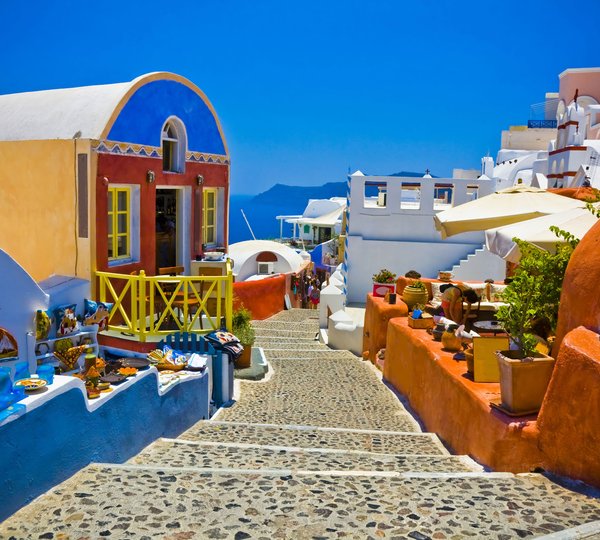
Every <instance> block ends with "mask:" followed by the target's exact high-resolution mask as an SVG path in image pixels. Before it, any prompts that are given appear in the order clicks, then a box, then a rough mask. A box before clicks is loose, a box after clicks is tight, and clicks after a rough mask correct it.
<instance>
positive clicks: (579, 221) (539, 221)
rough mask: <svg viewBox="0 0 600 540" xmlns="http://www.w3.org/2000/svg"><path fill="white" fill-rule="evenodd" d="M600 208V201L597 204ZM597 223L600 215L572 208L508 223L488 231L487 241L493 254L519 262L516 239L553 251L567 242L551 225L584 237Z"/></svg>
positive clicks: (519, 253) (576, 236)
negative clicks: (559, 236)
mask: <svg viewBox="0 0 600 540" xmlns="http://www.w3.org/2000/svg"><path fill="white" fill-rule="evenodd" d="M594 206H595V207H596V208H598V207H600V203H596V204H595V205H594ZM597 222H598V218H596V216H595V215H594V214H593V213H592V212H590V211H589V210H588V209H587V208H573V209H571V210H567V211H565V212H558V213H557V214H552V215H549V216H542V217H539V218H535V219H529V220H527V221H521V222H519V223H514V224H513V225H507V226H506V227H500V228H497V229H490V230H488V231H486V232H485V243H486V245H487V248H488V250H489V251H491V252H492V253H495V254H496V255H499V256H500V257H502V258H503V259H506V260H507V261H510V262H515V263H516V262H518V261H519V259H520V258H521V252H520V251H519V247H518V246H517V244H515V243H514V242H513V240H512V239H513V238H515V237H517V238H519V239H521V240H525V241H527V242H531V243H532V244H535V245H536V246H538V247H540V248H542V249H545V250H546V251H549V252H551V253H554V251H555V250H556V244H557V243H559V244H560V243H561V242H564V240H563V239H562V238H558V237H557V236H556V235H555V234H554V233H553V232H552V231H551V230H550V227H551V226H553V225H555V226H556V227H558V228H559V229H562V230H563V231H567V232H569V233H571V234H572V235H573V236H575V238H579V239H581V238H583V236H584V235H585V234H586V233H587V232H588V231H589V230H590V229H591V228H592V227H593V226H594V225H595V224H596V223H597Z"/></svg>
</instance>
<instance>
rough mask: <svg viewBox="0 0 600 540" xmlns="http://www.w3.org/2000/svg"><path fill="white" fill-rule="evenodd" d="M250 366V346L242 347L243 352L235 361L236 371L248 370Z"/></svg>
mask: <svg viewBox="0 0 600 540" xmlns="http://www.w3.org/2000/svg"><path fill="white" fill-rule="evenodd" d="M251 365H252V345H244V352H242V354H241V355H240V357H239V358H238V359H237V360H236V361H235V368H236V369H245V368H249V367H250V366H251Z"/></svg>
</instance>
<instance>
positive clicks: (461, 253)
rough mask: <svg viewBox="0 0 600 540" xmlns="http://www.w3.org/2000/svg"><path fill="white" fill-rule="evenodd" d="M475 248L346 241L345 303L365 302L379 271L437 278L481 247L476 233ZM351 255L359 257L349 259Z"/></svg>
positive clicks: (448, 245) (356, 240)
mask: <svg viewBox="0 0 600 540" xmlns="http://www.w3.org/2000/svg"><path fill="white" fill-rule="evenodd" d="M478 235H479V238H480V241H479V243H477V244H471V243H468V244H467V243H453V242H448V241H441V240H440V242H439V243H432V242H402V241H397V240H396V241H394V240H387V241H386V240H365V239H363V238H360V237H354V236H350V237H348V299H347V301H348V303H355V302H357V303H361V304H364V303H365V301H366V295H367V293H368V292H371V290H372V288H373V282H372V279H371V277H372V276H373V274H375V273H376V272H377V271H379V270H381V269H382V268H387V269H388V270H391V271H392V272H394V273H396V274H398V275H404V274H405V273H406V272H408V271H409V270H416V271H417V272H420V273H421V275H422V276H423V277H437V275H438V272H439V271H440V270H447V269H449V268H452V266H453V265H454V264H456V263H457V262H458V261H460V260H461V259H464V258H466V257H467V256H468V255H469V254H470V253H472V252H473V251H475V249H477V248H478V247H481V245H482V244H483V238H484V236H483V233H478ZM353 253H356V254H358V256H354V257H353V256H352V254H353Z"/></svg>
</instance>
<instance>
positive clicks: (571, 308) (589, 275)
mask: <svg viewBox="0 0 600 540" xmlns="http://www.w3.org/2000/svg"><path fill="white" fill-rule="evenodd" d="M598 283H600V221H599V222H598V223H597V224H596V225H594V226H593V227H592V228H591V229H590V230H589V231H588V233H587V234H586V235H585V236H584V237H583V238H582V240H581V242H580V243H579V245H578V246H577V248H576V249H575V251H574V252H573V255H571V260H570V261H569V266H568V267H567V271H566V272H565V279H564V280H563V286H562V293H561V297H560V307H559V310H558V327H557V330H556V344H555V348H554V351H553V352H554V353H556V351H558V348H559V347H560V343H561V341H562V339H563V338H564V336H565V335H566V334H567V332H569V331H570V330H572V329H574V328H577V327H578V326H585V327H586V328H589V329H590V330H593V331H594V332H597V333H600V294H598V293H597V290H598ZM554 356H555V354H554ZM599 427H600V426H599Z"/></svg>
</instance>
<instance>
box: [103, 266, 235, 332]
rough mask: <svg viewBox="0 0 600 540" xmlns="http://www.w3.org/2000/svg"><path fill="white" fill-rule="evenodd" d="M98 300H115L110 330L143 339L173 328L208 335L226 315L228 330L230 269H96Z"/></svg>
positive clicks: (229, 320) (231, 292) (230, 302)
mask: <svg viewBox="0 0 600 540" xmlns="http://www.w3.org/2000/svg"><path fill="white" fill-rule="evenodd" d="M96 276H97V277H98V293H99V297H100V302H108V303H111V304H114V306H113V307H112V309H111V311H110V316H109V319H108V330H113V331H116V332H124V333H126V334H132V335H134V336H137V337H138V339H139V340H140V341H146V339H147V338H148V337H149V336H163V335H166V334H171V333H173V332H190V333H195V334H206V333H209V332H212V331H213V330H218V329H219V328H221V326H222V322H223V320H224V323H225V327H226V328H227V329H228V330H229V331H231V315H232V310H233V274H232V271H231V264H230V261H227V272H226V275H224V276H147V275H146V274H145V272H144V271H143V270H142V271H141V272H140V273H139V275H126V274H116V273H112V272H96Z"/></svg>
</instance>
